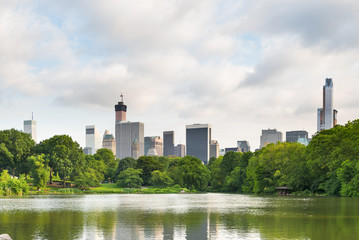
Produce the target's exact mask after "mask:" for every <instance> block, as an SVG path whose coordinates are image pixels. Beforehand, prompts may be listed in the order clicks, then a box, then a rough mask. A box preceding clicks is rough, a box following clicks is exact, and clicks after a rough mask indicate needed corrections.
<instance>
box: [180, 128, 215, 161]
mask: <svg viewBox="0 0 359 240" xmlns="http://www.w3.org/2000/svg"><path fill="white" fill-rule="evenodd" d="M211 140H212V127H211V125H210V124H193V125H186V153H187V155H188V156H193V157H197V158H199V159H200V160H201V161H202V162H204V163H205V164H207V162H208V160H209V145H210V143H211Z"/></svg>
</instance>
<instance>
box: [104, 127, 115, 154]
mask: <svg viewBox="0 0 359 240" xmlns="http://www.w3.org/2000/svg"><path fill="white" fill-rule="evenodd" d="M102 148H106V149H109V150H111V151H112V152H113V154H115V155H116V141H115V137H114V136H113V135H112V134H110V133H109V131H108V130H107V129H106V130H105V133H104V134H103V139H102Z"/></svg>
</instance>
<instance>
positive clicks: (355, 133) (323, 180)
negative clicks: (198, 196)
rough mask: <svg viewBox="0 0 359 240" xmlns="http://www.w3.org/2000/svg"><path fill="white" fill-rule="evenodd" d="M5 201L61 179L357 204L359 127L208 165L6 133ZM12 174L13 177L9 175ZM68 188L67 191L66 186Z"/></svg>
mask: <svg viewBox="0 0 359 240" xmlns="http://www.w3.org/2000/svg"><path fill="white" fill-rule="evenodd" d="M1 171H2V175H1V177H0V195H9V194H22V193H26V192H27V191H28V186H27V185H26V184H25V185H26V186H27V188H26V187H25V185H24V183H25V180H24V178H23V177H21V178H19V179H16V178H12V177H11V175H9V173H11V174H12V175H13V176H20V175H21V174H24V175H27V176H30V177H32V178H33V180H32V183H33V185H34V187H36V188H37V189H43V188H45V187H46V185H47V184H48V183H52V182H53V181H55V180H61V181H62V183H63V186H64V187H65V186H69V183H68V182H71V183H72V186H76V187H78V188H81V189H88V188H90V187H95V186H99V185H100V182H116V183H117V185H118V186H121V187H126V188H127V187H131V188H139V187H142V186H153V187H156V188H166V187H173V186H178V187H182V188H187V189H189V190H201V191H218V192H238V193H258V194H273V193H275V192H276V189H277V188H278V187H287V188H290V189H291V190H292V192H294V193H297V194H321V195H331V196H345V197H359V120H355V121H353V122H349V123H348V124H346V125H345V126H336V127H334V128H332V129H329V130H324V131H322V132H320V133H317V134H316V135H315V136H314V137H313V139H312V140H311V142H310V143H309V145H308V146H304V145H301V144H299V143H287V142H285V143H278V144H269V145H267V146H266V147H264V148H262V149H261V150H259V151H256V152H254V153H252V152H247V153H238V152H228V153H226V154H225V155H224V156H220V157H218V158H214V157H212V158H211V159H210V161H209V164H208V165H207V166H206V165H204V164H203V163H202V162H201V161H200V160H199V159H197V158H195V157H191V156H186V157H183V158H178V157H176V158H173V157H170V158H167V157H156V156H142V157H140V158H138V159H133V158H130V157H127V158H124V159H121V160H119V159H116V158H115V156H114V154H113V153H112V152H111V151H110V150H108V149H99V150H98V151H97V152H96V153H95V154H94V155H85V154H84V153H83V150H82V149H81V147H80V146H79V144H78V143H77V142H75V141H73V140H72V139H71V137H69V136H67V135H58V136H54V137H52V138H50V139H46V140H44V141H42V142H40V143H39V144H37V145H35V143H34V142H33V141H32V140H31V138H30V135H29V134H26V133H22V132H20V131H17V130H14V129H11V130H4V131H0V172H1ZM8 172H9V173H8ZM66 183H67V184H66Z"/></svg>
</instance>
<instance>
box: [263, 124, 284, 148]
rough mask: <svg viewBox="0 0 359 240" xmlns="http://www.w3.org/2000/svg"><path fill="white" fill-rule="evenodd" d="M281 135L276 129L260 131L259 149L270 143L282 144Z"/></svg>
mask: <svg viewBox="0 0 359 240" xmlns="http://www.w3.org/2000/svg"><path fill="white" fill-rule="evenodd" d="M282 139H283V135H282V133H281V132H279V131H277V129H268V130H262V135H261V143H260V146H259V148H262V147H265V146H266V145H267V144H270V143H277V142H282V141H283V140H282Z"/></svg>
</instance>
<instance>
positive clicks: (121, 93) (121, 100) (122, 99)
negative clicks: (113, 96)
mask: <svg viewBox="0 0 359 240" xmlns="http://www.w3.org/2000/svg"><path fill="white" fill-rule="evenodd" d="M120 97H121V102H123V95H122V93H121V96H120Z"/></svg>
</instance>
